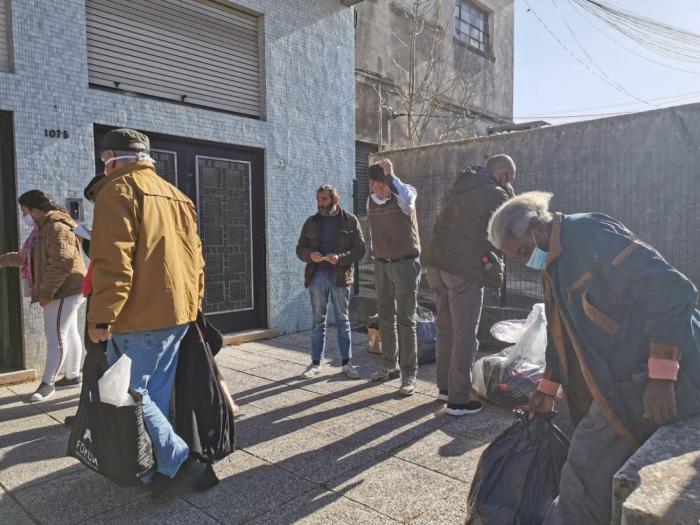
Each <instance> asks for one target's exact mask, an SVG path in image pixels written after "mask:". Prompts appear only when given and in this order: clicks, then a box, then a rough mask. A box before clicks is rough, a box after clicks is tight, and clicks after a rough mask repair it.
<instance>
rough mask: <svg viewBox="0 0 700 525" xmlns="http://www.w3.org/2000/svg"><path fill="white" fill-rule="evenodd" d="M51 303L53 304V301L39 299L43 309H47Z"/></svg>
mask: <svg viewBox="0 0 700 525" xmlns="http://www.w3.org/2000/svg"><path fill="white" fill-rule="evenodd" d="M49 303H51V299H45V298H41V297H40V298H39V306H41V307H42V308H46V307H47V306H48V305H49Z"/></svg>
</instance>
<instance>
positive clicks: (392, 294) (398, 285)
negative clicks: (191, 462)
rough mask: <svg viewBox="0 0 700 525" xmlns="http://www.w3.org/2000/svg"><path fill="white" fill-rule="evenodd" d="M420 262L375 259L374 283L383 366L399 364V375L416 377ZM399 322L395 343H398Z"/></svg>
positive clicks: (415, 260)
mask: <svg viewBox="0 0 700 525" xmlns="http://www.w3.org/2000/svg"><path fill="white" fill-rule="evenodd" d="M418 283H420V263H419V262H418V259H406V260H403V261H397V262H392V263H387V262H383V261H379V260H376V261H375V262H374V285H375V289H376V290H377V313H378V314H379V332H380V333H381V335H382V360H383V361H384V367H385V368H389V369H393V368H396V366H397V365H398V366H400V367H401V374H402V375H403V376H406V377H410V376H415V375H416V371H417V370H418V353H417V349H418V341H417V340H416V307H417V306H418ZM397 325H398V346H397V344H396V343H397Z"/></svg>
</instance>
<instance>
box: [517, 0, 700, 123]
mask: <svg viewBox="0 0 700 525" xmlns="http://www.w3.org/2000/svg"><path fill="white" fill-rule="evenodd" d="M603 1H604V2H607V3H609V4H612V5H614V6H615V7H618V8H621V9H626V10H628V11H632V12H635V13H636V14H640V15H644V16H646V17H649V18H652V19H654V20H656V21H659V22H663V23H666V24H669V25H673V26H676V27H679V28H682V29H686V30H689V31H692V32H694V33H699V34H700V0H664V1H663V2H661V1H657V0H603ZM527 3H529V5H530V7H531V8H532V10H533V11H534V12H535V13H537V15H539V17H540V18H541V19H542V21H543V22H544V23H545V24H546V25H547V26H548V27H549V29H550V30H551V31H552V32H553V33H554V34H555V35H556V36H557V37H558V38H559V39H560V40H561V41H562V42H563V44H564V45H565V46H566V47H568V48H569V49H570V50H571V52H572V53H574V54H575V55H576V56H577V57H579V59H580V60H581V61H582V62H584V63H585V64H587V65H588V67H589V68H591V69H594V70H596V71H598V73H599V76H607V77H608V78H609V79H610V80H609V82H611V83H613V82H616V83H618V84H619V85H621V86H622V90H626V91H627V92H629V93H631V94H632V95H634V96H635V97H637V98H638V99H643V100H645V101H647V102H649V103H650V104H646V103H644V102H640V101H639V100H637V99H635V98H633V97H631V96H629V95H627V94H625V93H623V92H621V90H618V89H615V88H614V87H612V86H610V85H609V84H608V83H606V82H605V81H603V80H602V79H601V78H599V76H596V75H594V74H593V73H591V72H590V71H589V70H588V69H587V68H586V67H585V66H584V65H582V64H580V63H579V62H577V61H576V59H574V58H573V57H572V56H571V55H570V54H569V52H567V51H566V50H565V49H564V48H563V47H562V45H561V44H559V43H557V41H556V40H555V39H554V38H553V37H552V35H550V34H549V33H548V32H547V29H545V27H544V26H543V24H542V23H541V22H540V21H539V20H538V19H537V18H536V17H535V15H534V14H533V13H532V12H527ZM527 3H526V0H515V93H514V99H515V100H514V103H515V107H514V117H515V121H516V122H524V121H527V120H540V117H553V116H557V115H574V114H575V115H592V114H599V113H611V112H622V111H644V110H647V109H655V108H654V106H659V107H665V106H670V105H678V104H684V103H690V102H700V63H688V62H679V61H676V60H672V59H669V58H667V57H663V56H660V55H657V54H654V53H653V52H651V51H649V50H647V49H645V48H643V47H642V46H639V45H638V44H636V43H635V42H633V41H632V40H629V39H628V38H627V37H625V36H624V35H622V34H621V33H618V32H616V31H615V30H613V29H609V28H607V27H606V26H604V24H603V23H602V22H601V21H599V20H598V19H594V18H593V17H592V16H591V15H589V14H587V13H586V14H584V15H582V14H581V11H580V10H579V9H576V8H575V7H574V5H573V3H572V2H571V1H570V0H527ZM564 20H566V23H565V22H564ZM567 23H568V25H569V26H570V27H571V30H572V31H573V33H574V35H576V37H574V36H573V35H572V33H571V31H570V30H569V28H568V27H567V25H566V24H567ZM596 27H597V28H598V29H596ZM600 31H602V32H603V33H605V34H603V33H601V32H600ZM606 35H608V36H606ZM576 39H578V42H580V45H581V47H579V44H578V43H577V40H576ZM611 39H612V40H611ZM613 40H615V41H617V42H619V43H620V44H622V45H624V46H625V47H627V48H629V49H631V50H632V51H634V52H635V53H639V54H642V55H644V56H647V57H649V58H650V59H652V60H654V61H656V62H661V63H663V64H667V65H669V66H672V67H675V68H680V69H686V70H690V71H694V72H695V74H693V73H688V72H683V71H677V70H674V69H669V68H666V67H663V66H662V65H657V64H654V63H652V62H650V61H647V60H645V59H643V58H641V57H638V56H636V55H635V54H633V53H631V52H629V51H628V50H625V49H623V48H622V47H620V46H619V45H617V44H616V43H615V42H614V41H613ZM582 48H583V49H585V52H584V51H583V50H582ZM586 53H587V54H588V55H590V58H591V59H592V62H593V63H594V64H595V65H593V64H591V60H589V58H588V57H587V56H586ZM596 67H597V68H600V69H599V70H598V69H596ZM601 71H602V73H601ZM689 93H692V94H691V95H688V94H689ZM678 95H684V96H683V97H680V96H679V97H678V98H671V97H676V96H678ZM582 118H593V117H590V116H589V117H582ZM580 119H581V118H579V117H566V118H556V119H555V118H544V119H543V120H547V121H549V122H551V123H552V124H558V123H563V122H568V121H573V120H580Z"/></svg>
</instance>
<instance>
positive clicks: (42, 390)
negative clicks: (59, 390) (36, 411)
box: [29, 381, 56, 403]
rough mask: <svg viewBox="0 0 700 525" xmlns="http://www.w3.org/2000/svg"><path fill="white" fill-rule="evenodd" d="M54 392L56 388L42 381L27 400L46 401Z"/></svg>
mask: <svg viewBox="0 0 700 525" xmlns="http://www.w3.org/2000/svg"><path fill="white" fill-rule="evenodd" d="M55 393H56V388H55V387H54V386H53V385H48V384H46V383H44V382H43V381H42V382H41V383H40V384H39V388H37V389H36V392H34V393H33V394H32V397H31V398H29V402H30V403H36V402H39V401H46V400H47V399H48V398H50V397H51V396H53V395H54V394H55Z"/></svg>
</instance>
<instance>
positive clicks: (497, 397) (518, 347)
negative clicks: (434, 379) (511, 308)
mask: <svg viewBox="0 0 700 525" xmlns="http://www.w3.org/2000/svg"><path fill="white" fill-rule="evenodd" d="M491 335H493V336H494V337H495V338H496V339H498V340H500V341H503V342H507V343H515V344H514V345H513V346H509V347H508V348H506V349H505V350H503V351H501V352H499V353H497V354H494V355H490V356H486V357H482V358H481V359H479V360H478V361H477V362H476V363H474V375H473V380H472V384H473V388H474V391H475V392H476V393H477V394H479V395H480V396H481V397H484V398H486V399H490V400H491V401H494V402H496V403H499V404H501V405H504V406H507V407H509V408H518V407H522V406H523V405H525V404H527V401H528V398H529V397H531V396H532V395H533V394H534V393H535V391H536V390H537V384H538V382H539V380H540V379H541V378H542V375H543V374H544V367H545V350H546V348H547V318H546V316H545V312H544V304H543V303H537V304H535V305H534V306H533V307H532V311H531V312H530V314H529V315H528V316H527V319H525V320H508V321H500V322H498V323H495V324H494V325H493V326H492V327H491Z"/></svg>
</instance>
